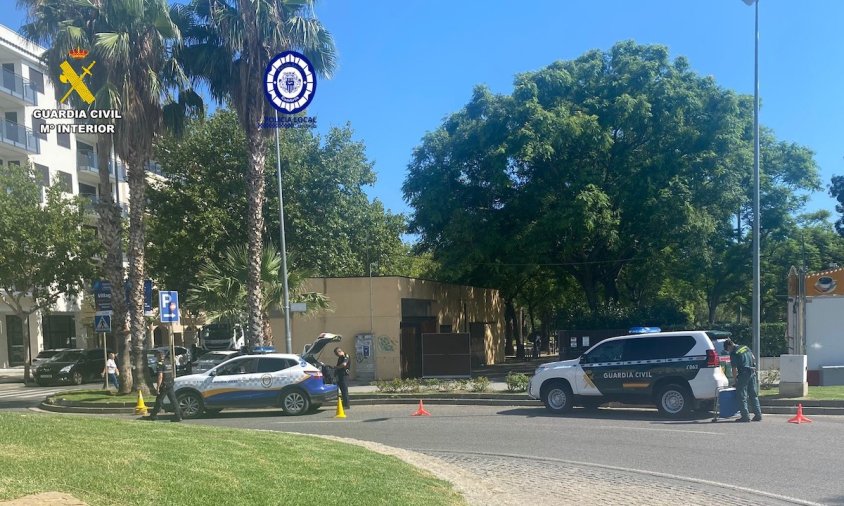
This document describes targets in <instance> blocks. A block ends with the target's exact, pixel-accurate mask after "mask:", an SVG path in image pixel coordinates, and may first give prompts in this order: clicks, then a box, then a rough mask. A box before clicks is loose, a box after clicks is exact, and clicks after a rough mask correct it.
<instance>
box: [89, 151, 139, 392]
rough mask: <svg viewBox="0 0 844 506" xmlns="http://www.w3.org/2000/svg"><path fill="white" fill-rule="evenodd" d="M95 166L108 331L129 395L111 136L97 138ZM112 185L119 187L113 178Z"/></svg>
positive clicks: (123, 386)
mask: <svg viewBox="0 0 844 506" xmlns="http://www.w3.org/2000/svg"><path fill="white" fill-rule="evenodd" d="M97 146H98V150H97V165H98V167H99V175H100V204H99V206H97V213H98V214H99V221H98V225H99V232H100V240H101V241H102V243H103V247H104V249H105V252H106V257H105V263H104V266H103V268H104V270H105V275H106V279H107V280H108V282H109V283H111V287H112V290H111V306H112V316H111V324H112V326H111V329H112V334H113V335H114V337H115V342H116V345H117V346H118V349H117V350H115V351H116V352H117V353H118V354H119V355H118V356H119V357H120V391H121V393H129V392H131V391H132V361H131V356H130V353H129V352H130V348H129V341H128V334H127V332H126V316H127V314H126V310H127V306H126V297H124V295H123V279H124V272H123V226H122V219H121V212H120V211H121V210H120V206H119V205H117V204H116V203H115V201H114V197H113V195H112V192H111V190H110V189H111V175H112V171H111V168H110V167H109V161H110V158H111V147H112V142H111V135H99V136H97ZM114 184H115V185H118V184H120V183H119V180H118V178H115V181H114Z"/></svg>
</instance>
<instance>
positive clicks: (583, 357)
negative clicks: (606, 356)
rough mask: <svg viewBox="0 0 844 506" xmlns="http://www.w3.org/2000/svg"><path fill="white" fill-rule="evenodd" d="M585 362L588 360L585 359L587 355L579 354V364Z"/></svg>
mask: <svg viewBox="0 0 844 506" xmlns="http://www.w3.org/2000/svg"><path fill="white" fill-rule="evenodd" d="M587 362H588V360H587V355H581V356H580V363H581V364H585V363H587Z"/></svg>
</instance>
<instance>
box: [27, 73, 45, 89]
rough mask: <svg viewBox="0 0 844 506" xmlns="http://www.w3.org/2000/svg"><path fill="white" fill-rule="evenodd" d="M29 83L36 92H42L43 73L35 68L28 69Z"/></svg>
mask: <svg viewBox="0 0 844 506" xmlns="http://www.w3.org/2000/svg"><path fill="white" fill-rule="evenodd" d="M29 85H30V86H31V87H32V89H33V90H35V91H37V92H38V93H44V74H42V73H41V72H39V71H37V70H35V69H29Z"/></svg>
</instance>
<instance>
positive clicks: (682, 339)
mask: <svg viewBox="0 0 844 506" xmlns="http://www.w3.org/2000/svg"><path fill="white" fill-rule="evenodd" d="M727 386H728V381H727V377H726V376H725V375H724V372H723V371H722V370H721V366H720V360H719V357H718V353H717V352H716V351H715V347H714V346H713V344H712V341H711V340H710V338H709V337H708V336H707V334H706V333H705V332H703V331H688V332H662V333H651V334H637V335H627V336H620V337H614V338H610V339H606V340H603V341H601V342H600V343H598V344H596V345H594V346H592V347H591V348H589V350H587V351H586V353H584V354H583V355H582V356H581V357H580V358H577V359H574V360H564V361H562V362H551V363H548V364H543V365H542V366H540V367H539V368H538V369H536V373H535V374H534V376H533V377H532V378H531V380H530V383H529V385H528V393H529V395H530V396H531V397H532V398H534V399H540V400H541V401H542V402H543V404H545V407H546V408H547V409H548V410H549V411H551V412H553V413H565V412H567V411H569V410H570V409H571V408H572V407H573V406H574V405H576V404H577V405H580V406H584V407H597V406H599V405H600V404H603V403H605V402H609V401H621V402H626V403H630V404H656V407H657V408H658V409H659V411H660V413H661V414H662V415H664V416H668V417H672V418H676V417H681V416H684V415H686V414H688V413H689V411H691V410H692V409H700V408H710V407H711V406H712V404H713V402H714V400H715V396H716V395H717V390H718V388H725V387H727Z"/></svg>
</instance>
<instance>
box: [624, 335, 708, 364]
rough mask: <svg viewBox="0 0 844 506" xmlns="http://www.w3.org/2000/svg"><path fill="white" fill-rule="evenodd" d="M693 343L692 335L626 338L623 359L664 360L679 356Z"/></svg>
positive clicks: (687, 350)
mask: <svg viewBox="0 0 844 506" xmlns="http://www.w3.org/2000/svg"><path fill="white" fill-rule="evenodd" d="M694 345H695V338H694V337H692V336H654V337H643V338H639V339H628V340H627V341H626V346H625V348H624V360H625V361H627V360H664V359H668V358H680V357H683V356H685V355H686V353H688V352H689V350H691V349H692V348H693V347H694Z"/></svg>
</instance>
